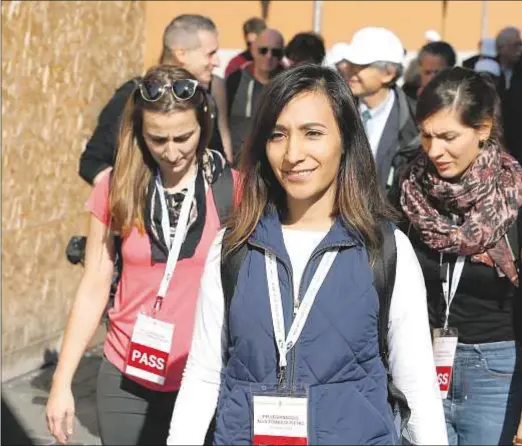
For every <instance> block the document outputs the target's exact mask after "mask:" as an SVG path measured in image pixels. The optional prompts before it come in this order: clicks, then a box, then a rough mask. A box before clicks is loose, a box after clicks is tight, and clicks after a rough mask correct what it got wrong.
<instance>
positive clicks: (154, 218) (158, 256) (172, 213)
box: [144, 149, 226, 264]
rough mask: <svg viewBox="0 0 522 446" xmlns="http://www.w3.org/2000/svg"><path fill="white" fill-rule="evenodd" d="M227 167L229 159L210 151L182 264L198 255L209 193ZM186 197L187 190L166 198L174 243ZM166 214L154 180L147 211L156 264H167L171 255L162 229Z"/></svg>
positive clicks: (201, 166) (203, 162)
mask: <svg viewBox="0 0 522 446" xmlns="http://www.w3.org/2000/svg"><path fill="white" fill-rule="evenodd" d="M225 166H226V162H225V159H224V157H223V156H222V155H221V154H220V153H219V152H216V151H214V150H208V149H207V150H206V151H205V153H204V154H203V157H202V159H201V161H200V163H199V165H198V172H197V176H196V186H195V192H194V199H193V202H192V207H191V209H190V214H189V222H188V225H187V233H186V234H185V239H184V241H183V244H182V245H181V251H180V253H179V260H181V259H186V258H190V257H192V256H193V255H194V252H195V251H196V248H197V246H198V244H199V241H200V240H201V236H202V235H203V229H204V227H205V221H206V195H207V191H208V189H209V187H210V186H211V185H212V184H213V183H214V182H215V181H216V180H217V179H218V178H219V176H220V175H221V173H222V172H223V170H224V168H225ZM186 194H187V189H183V190H181V191H180V192H177V193H175V194H168V193H166V196H165V200H166V202H167V210H168V212H169V221H170V234H169V235H168V237H169V238H170V240H171V242H172V240H173V238H174V234H175V231H176V226H177V223H178V219H179V214H180V212H181V205H182V204H183V200H184V199H185V195H186ZM162 212H163V211H162V208H161V202H160V197H159V190H158V188H157V185H156V179H155V177H154V176H152V178H151V181H150V183H149V187H148V190H147V201H146V204H145V211H144V217H145V229H146V231H147V234H148V236H149V241H150V248H151V254H152V264H155V263H166V262H167V258H168V255H169V248H168V246H167V245H166V243H165V237H164V235H163V229H162V226H161V220H162Z"/></svg>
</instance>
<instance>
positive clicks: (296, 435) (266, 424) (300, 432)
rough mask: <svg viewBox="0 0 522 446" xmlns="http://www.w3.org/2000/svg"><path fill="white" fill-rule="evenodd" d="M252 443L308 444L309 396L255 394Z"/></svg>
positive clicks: (274, 444)
mask: <svg viewBox="0 0 522 446" xmlns="http://www.w3.org/2000/svg"><path fill="white" fill-rule="evenodd" d="M253 405H254V420H253V426H254V438H253V445H254V446H261V445H263V446H264V445H266V446H268V445H270V446H276V445H300V446H306V445H307V444H308V399H307V398H300V397H289V396H266V395H254V396H253Z"/></svg>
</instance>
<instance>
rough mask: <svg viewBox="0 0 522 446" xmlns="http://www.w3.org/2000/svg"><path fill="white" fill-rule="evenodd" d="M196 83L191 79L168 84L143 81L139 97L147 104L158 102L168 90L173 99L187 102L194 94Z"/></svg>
mask: <svg viewBox="0 0 522 446" xmlns="http://www.w3.org/2000/svg"><path fill="white" fill-rule="evenodd" d="M198 85H199V84H198V81H195V80H193V79H179V80H176V81H172V82H171V83H170V84H164V83H163V82H160V81H144V82H142V83H141V84H140V87H139V88H140V93H141V97H142V98H143V99H144V100H146V101H148V102H156V101H159V100H160V99H161V98H162V97H163V96H164V95H165V93H166V92H167V91H168V90H170V91H171V93H172V96H174V99H176V100H178V101H188V100H189V99H192V98H193V97H194V95H195V94H196V89H197V87H198Z"/></svg>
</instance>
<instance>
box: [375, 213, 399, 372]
mask: <svg viewBox="0 0 522 446" xmlns="http://www.w3.org/2000/svg"><path fill="white" fill-rule="evenodd" d="M379 227H380V230H381V234H382V247H381V255H380V256H379V257H378V258H377V260H376V261H375V264H374V266H373V275H374V280H375V283H374V285H375V289H376V290H377V294H378V295H379V350H380V352H381V357H382V360H383V363H384V366H385V367H386V370H388V367H389V363H388V353H389V352H388V321H389V319H390V306H391V299H392V294H393V288H394V285H395V273H396V269H397V245H396V244H395V235H394V233H393V226H392V225H391V224H388V223H381V224H380V225H379Z"/></svg>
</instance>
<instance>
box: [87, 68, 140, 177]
mask: <svg viewBox="0 0 522 446" xmlns="http://www.w3.org/2000/svg"><path fill="white" fill-rule="evenodd" d="M139 81H140V78H139V77H135V78H133V79H131V80H129V81H127V82H125V83H124V84H123V85H122V86H121V87H120V88H118V89H117V90H116V92H115V93H114V96H113V97H112V98H111V99H110V100H109V102H108V103H107V105H106V106H105V107H104V108H103V110H102V111H101V113H100V116H99V117H98V124H97V126H96V128H95V129H94V133H93V134H92V136H91V139H89V141H88V142H87V145H86V146H85V150H84V151H83V153H82V154H81V156H80V169H79V174H80V176H81V177H82V178H83V179H84V180H85V181H87V183H89V184H92V183H93V180H94V178H95V177H96V175H98V174H99V173H100V172H101V171H102V170H104V169H106V168H107V167H110V166H113V165H114V155H115V152H116V145H117V142H118V133H119V130H120V122H121V117H122V115H123V110H124V108H125V104H126V103H127V100H128V99H129V98H130V96H131V94H132V92H133V91H134V89H135V88H136V86H137V85H138V82H139Z"/></svg>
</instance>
